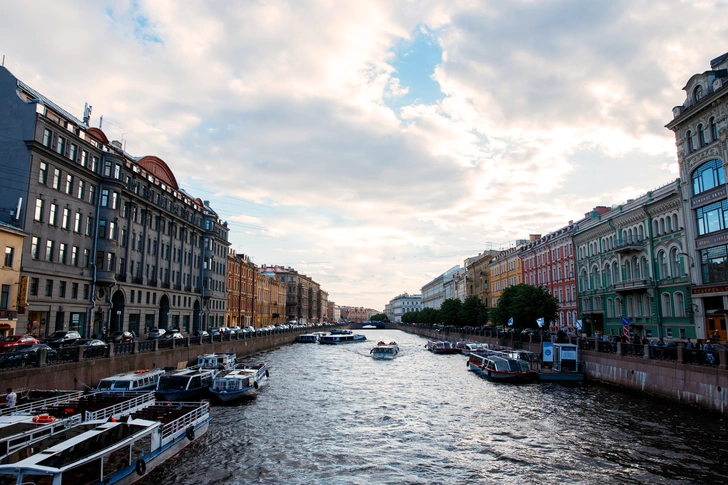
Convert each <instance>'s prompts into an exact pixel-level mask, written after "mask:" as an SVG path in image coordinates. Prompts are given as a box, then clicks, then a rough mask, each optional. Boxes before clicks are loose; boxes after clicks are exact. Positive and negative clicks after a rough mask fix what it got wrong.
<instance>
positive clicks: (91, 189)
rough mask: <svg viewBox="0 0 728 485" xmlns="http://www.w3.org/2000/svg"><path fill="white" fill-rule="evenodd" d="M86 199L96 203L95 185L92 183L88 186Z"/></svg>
mask: <svg viewBox="0 0 728 485" xmlns="http://www.w3.org/2000/svg"><path fill="white" fill-rule="evenodd" d="M88 201H89V203H91V204H96V187H95V186H94V185H89V186H88Z"/></svg>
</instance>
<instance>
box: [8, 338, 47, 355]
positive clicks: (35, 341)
mask: <svg viewBox="0 0 728 485" xmlns="http://www.w3.org/2000/svg"><path fill="white" fill-rule="evenodd" d="M39 343H40V341H39V340H38V339H37V338H35V337H33V336H32V335H8V336H7V337H5V339H3V340H0V352H5V351H7V350H10V349H12V348H13V347H15V346H16V345H23V344H39Z"/></svg>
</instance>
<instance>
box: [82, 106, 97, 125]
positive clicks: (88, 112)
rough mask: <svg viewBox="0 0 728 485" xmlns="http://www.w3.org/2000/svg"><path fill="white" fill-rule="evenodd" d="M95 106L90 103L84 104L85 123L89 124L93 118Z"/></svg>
mask: <svg viewBox="0 0 728 485" xmlns="http://www.w3.org/2000/svg"><path fill="white" fill-rule="evenodd" d="M93 109H94V107H93V106H90V105H89V104H88V103H84V104H83V124H84V125H86V126H88V123H89V121H90V120H91V111H93Z"/></svg>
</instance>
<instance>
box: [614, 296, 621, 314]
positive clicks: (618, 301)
mask: <svg viewBox="0 0 728 485" xmlns="http://www.w3.org/2000/svg"><path fill="white" fill-rule="evenodd" d="M614 316H615V317H621V316H622V299H621V298H615V299H614Z"/></svg>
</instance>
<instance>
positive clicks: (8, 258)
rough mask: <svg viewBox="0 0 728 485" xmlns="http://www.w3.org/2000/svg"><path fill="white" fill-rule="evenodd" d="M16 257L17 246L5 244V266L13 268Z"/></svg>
mask: <svg viewBox="0 0 728 485" xmlns="http://www.w3.org/2000/svg"><path fill="white" fill-rule="evenodd" d="M14 257H15V248H11V247H10V246H5V264H4V265H3V266H5V267H6V268H12V267H13V259H14Z"/></svg>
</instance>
